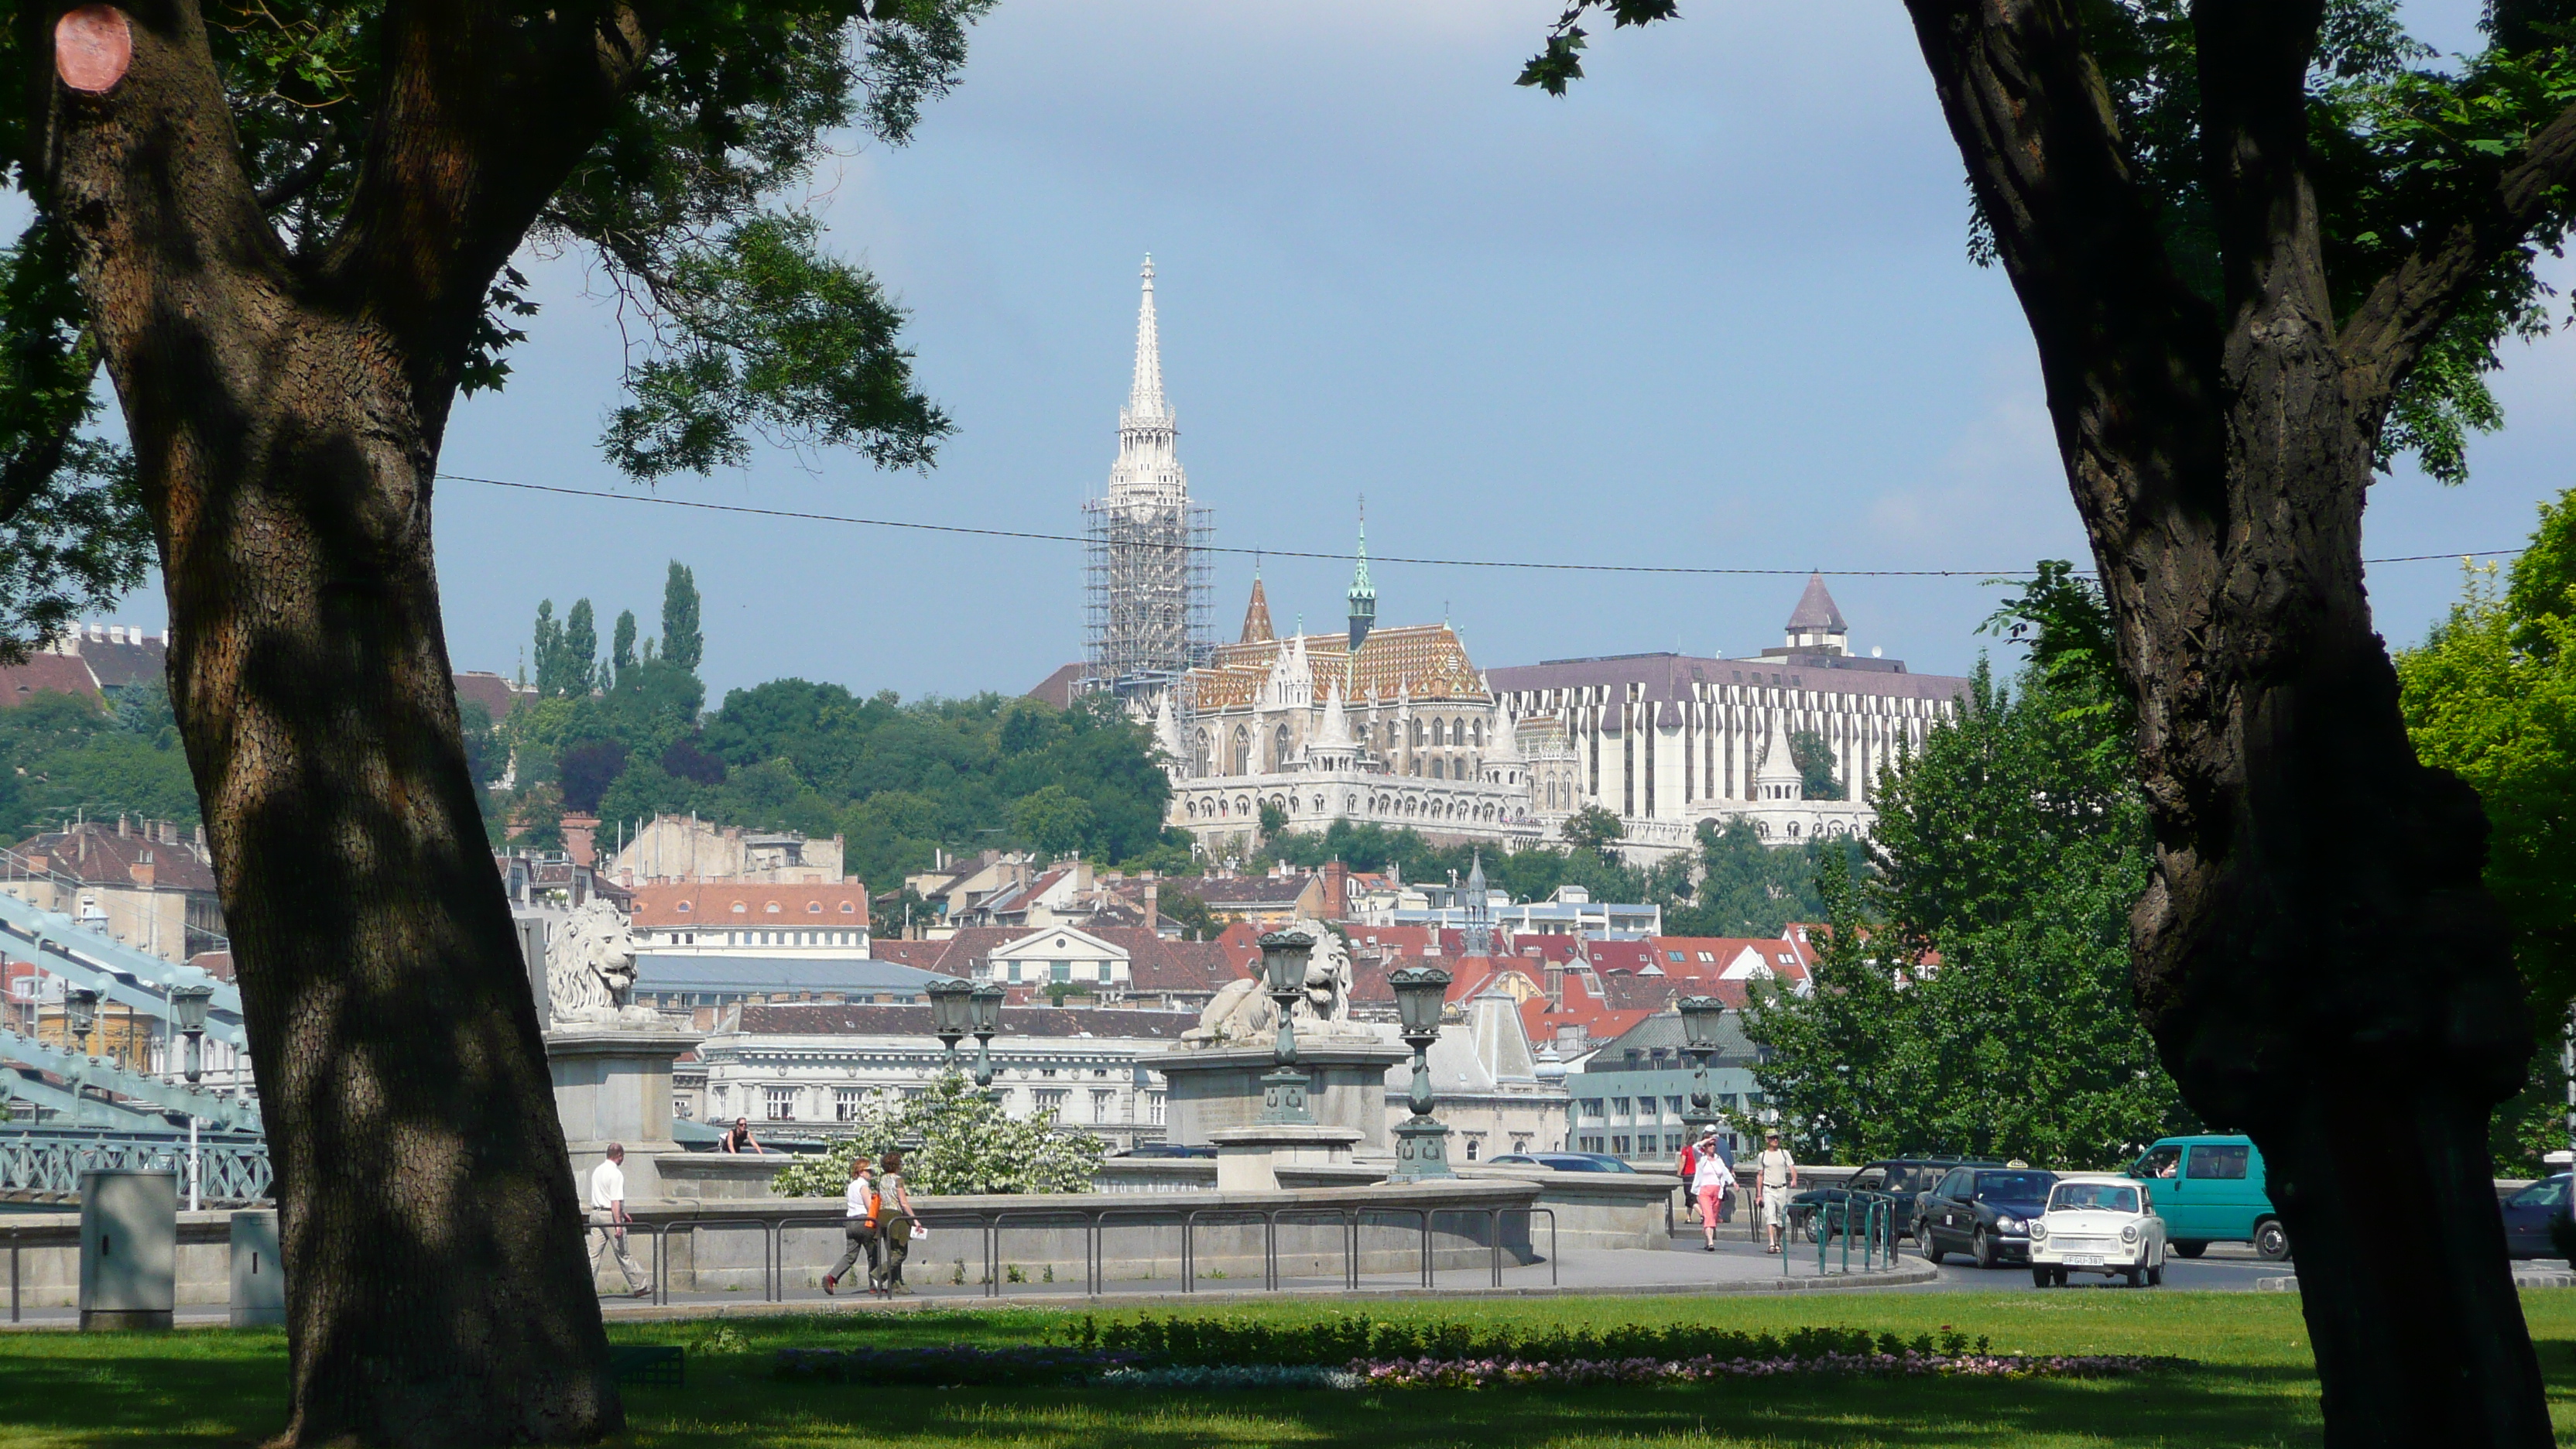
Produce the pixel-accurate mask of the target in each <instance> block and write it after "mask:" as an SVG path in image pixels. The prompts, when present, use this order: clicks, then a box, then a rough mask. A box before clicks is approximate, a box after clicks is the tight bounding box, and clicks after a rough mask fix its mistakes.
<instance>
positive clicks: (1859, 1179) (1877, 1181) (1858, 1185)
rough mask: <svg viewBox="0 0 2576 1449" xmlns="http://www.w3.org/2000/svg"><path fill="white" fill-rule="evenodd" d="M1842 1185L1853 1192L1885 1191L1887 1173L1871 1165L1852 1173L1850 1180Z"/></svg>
mask: <svg viewBox="0 0 2576 1449" xmlns="http://www.w3.org/2000/svg"><path fill="white" fill-rule="evenodd" d="M1843 1186H1844V1187H1846V1188H1848V1189H1850V1190H1851V1191H1853V1192H1885V1191H1887V1174H1886V1173H1885V1172H1884V1171H1882V1170H1881V1169H1879V1168H1875V1167H1873V1168H1870V1169H1868V1170H1867V1171H1864V1172H1855V1173H1853V1174H1852V1178H1851V1181H1849V1182H1847V1183H1844V1184H1843Z"/></svg>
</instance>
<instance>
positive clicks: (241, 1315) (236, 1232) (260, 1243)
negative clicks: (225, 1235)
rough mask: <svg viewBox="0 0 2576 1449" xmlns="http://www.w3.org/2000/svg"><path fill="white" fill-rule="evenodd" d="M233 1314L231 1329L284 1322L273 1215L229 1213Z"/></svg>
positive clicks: (282, 1271)
mask: <svg viewBox="0 0 2576 1449" xmlns="http://www.w3.org/2000/svg"><path fill="white" fill-rule="evenodd" d="M232 1268H233V1313H232V1323H233V1327H235V1328H266V1327H270V1326H273V1325H276V1324H282V1323H284V1322H285V1321H286V1269H285V1265H283V1264H281V1263H280V1262H278V1260H277V1212H276V1210H275V1209H273V1208H267V1209H251V1210H249V1211H245V1212H237V1213H235V1214H233V1239H232Z"/></svg>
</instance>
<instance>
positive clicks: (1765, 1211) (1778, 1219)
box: [1754, 1132, 1798, 1253]
mask: <svg viewBox="0 0 2576 1449" xmlns="http://www.w3.org/2000/svg"><path fill="white" fill-rule="evenodd" d="M1754 1166H1755V1168H1756V1169H1757V1170H1758V1171H1760V1173H1761V1174H1762V1226H1763V1227H1764V1228H1765V1229H1766V1230H1768V1231H1769V1233H1770V1235H1771V1246H1770V1247H1768V1248H1765V1249H1763V1251H1764V1252H1766V1253H1776V1252H1779V1251H1780V1234H1781V1232H1782V1230H1783V1229H1785V1228H1786V1227H1787V1226H1788V1224H1789V1190H1790V1189H1791V1188H1794V1187H1796V1186H1797V1185H1798V1162H1797V1159H1796V1158H1793V1157H1791V1156H1790V1155H1789V1149H1787V1148H1785V1147H1783V1146H1781V1145H1780V1134H1779V1133H1777V1132H1765V1133H1763V1134H1762V1155H1761V1156H1760V1157H1757V1158H1755V1159H1754Z"/></svg>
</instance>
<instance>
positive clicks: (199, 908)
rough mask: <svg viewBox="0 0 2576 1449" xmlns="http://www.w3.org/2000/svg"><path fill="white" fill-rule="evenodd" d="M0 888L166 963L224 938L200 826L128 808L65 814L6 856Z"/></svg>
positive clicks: (219, 904)
mask: <svg viewBox="0 0 2576 1449" xmlns="http://www.w3.org/2000/svg"><path fill="white" fill-rule="evenodd" d="M57 657H60V656H57ZM0 891H7V892H8V893H9V894H11V895H13V896H16V897H18V898H19V899H20V900H23V901H26V902H28V903H29V904H31V905H34V906H38V907H41V908H42V909H45V910H48V911H61V912H62V913H64V914H65V915H68V916H71V917H72V918H73V919H75V920H76V921H78V922H79V923H80V924H81V925H83V926H85V927H88V928H89V929H91V930H95V931H101V932H104V933H106V934H107V935H109V936H112V937H114V938H115V939H117V940H119V941H122V942H124V943H125V944H126V945H128V946H132V947H134V948H135V949H137V950H140V951H145V952H148V953H150V954H152V955H155V956H158V957H160V958H162V959H163V960H165V961H185V960H187V959H188V958H189V957H191V956H194V955H196V954H197V953H198V952H200V951H207V950H212V949H215V948H216V947H218V946H221V945H223V944H224V939H223V936H224V910H223V903H222V901H221V899H220V898H219V897H218V896H217V894H216V891H215V872H214V867H213V865H212V864H211V861H210V857H209V856H208V854H207V852H206V836H205V830H204V828H203V827H201V826H188V827H184V828H183V827H181V826H180V825H178V824H176V823H174V822H171V821H167V820H133V819H130V818H128V817H126V816H122V815H120V816H118V817H117V818H116V821H115V823H114V824H112V825H111V824H109V823H108V822H107V821H104V820H80V821H70V822H66V823H65V825H64V827H63V828H62V829H60V830H49V831H46V832H44V833H42V834H39V835H35V836H32V837H30V838H29V839H27V840H25V841H22V842H20V843H19V844H18V845H17V846H16V847H14V848H13V849H11V850H10V851H9V852H7V853H6V854H0Z"/></svg>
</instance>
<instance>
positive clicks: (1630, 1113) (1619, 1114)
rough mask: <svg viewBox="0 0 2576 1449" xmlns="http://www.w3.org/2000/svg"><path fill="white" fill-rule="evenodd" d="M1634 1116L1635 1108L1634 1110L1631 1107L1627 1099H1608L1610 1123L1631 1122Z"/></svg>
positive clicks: (1635, 1113)
mask: <svg viewBox="0 0 2576 1449" xmlns="http://www.w3.org/2000/svg"><path fill="white" fill-rule="evenodd" d="M1636 1115H1637V1112H1636V1108H1635V1107H1634V1106H1633V1105H1632V1104H1631V1103H1630V1102H1629V1101H1628V1099H1627V1098H1625V1097H1613V1098H1611V1099H1610V1120H1611V1121H1613V1122H1626V1121H1631V1120H1633V1119H1634V1118H1635V1117H1636Z"/></svg>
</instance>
